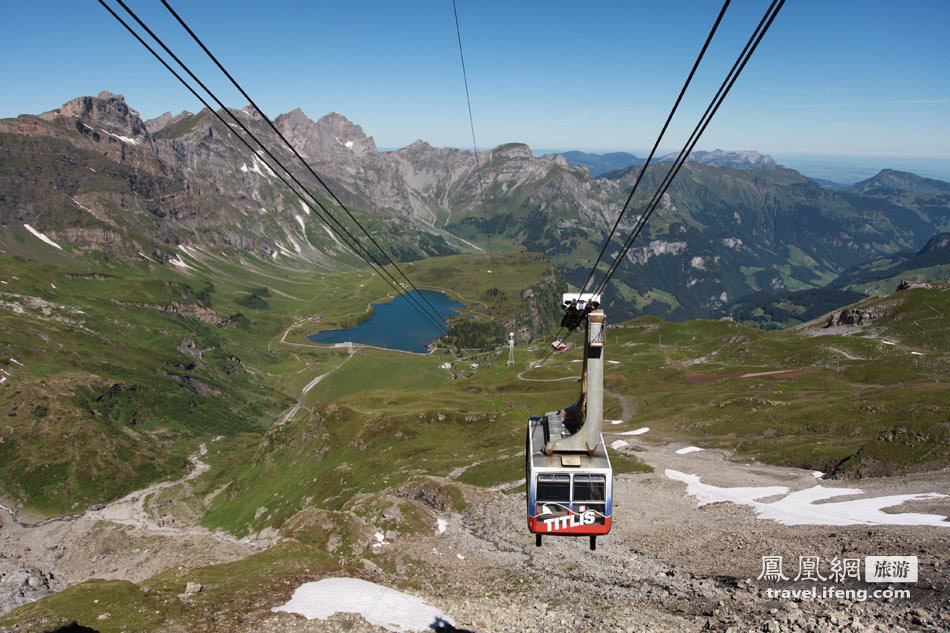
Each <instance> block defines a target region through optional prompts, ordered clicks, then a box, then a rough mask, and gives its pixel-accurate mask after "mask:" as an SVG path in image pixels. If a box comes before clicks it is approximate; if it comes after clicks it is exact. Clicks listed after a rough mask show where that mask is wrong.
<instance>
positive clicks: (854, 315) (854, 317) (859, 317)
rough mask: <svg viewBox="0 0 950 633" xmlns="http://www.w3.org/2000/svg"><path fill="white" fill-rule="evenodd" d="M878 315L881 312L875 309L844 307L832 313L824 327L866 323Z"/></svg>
mask: <svg viewBox="0 0 950 633" xmlns="http://www.w3.org/2000/svg"><path fill="white" fill-rule="evenodd" d="M880 316H881V314H880V313H879V312H878V311H876V310H861V309H858V308H845V309H844V310H841V311H839V312H835V313H834V314H832V315H831V317H830V318H829V319H828V324H827V325H826V326H825V327H833V326H835V325H867V324H868V323H870V322H871V321H873V320H874V319H876V318H878V317H880Z"/></svg>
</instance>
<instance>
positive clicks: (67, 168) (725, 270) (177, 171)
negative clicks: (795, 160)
mask: <svg viewBox="0 0 950 633" xmlns="http://www.w3.org/2000/svg"><path fill="white" fill-rule="evenodd" d="M232 114H233V115H234V116H235V117H236V118H237V119H238V120H239V121H240V122H241V123H242V124H243V125H245V126H246V127H247V128H248V129H250V130H252V131H254V133H255V134H256V135H257V136H258V137H259V138H261V139H262V140H263V141H264V142H265V143H266V144H267V146H268V147H270V148H272V151H273V152H274V154H275V155H276V156H277V157H278V158H279V159H280V160H281V161H283V162H284V163H285V164H287V165H294V163H293V160H292V157H291V154H290V152H289V151H288V150H287V149H286V148H284V147H282V145H281V143H280V141H279V139H278V138H277V136H276V134H274V132H273V131H272V130H270V129H269V128H268V126H267V124H266V122H265V121H263V120H262V119H261V118H260V117H259V116H257V115H256V113H254V112H253V111H252V110H251V109H250V108H245V109H243V110H233V111H232ZM274 123H275V125H276V127H277V129H278V130H280V131H281V133H282V134H283V135H284V136H285V137H286V138H287V139H288V140H289V141H290V143H291V144H292V145H293V146H294V148H295V149H296V150H297V152H299V153H300V154H301V156H303V157H304V159H305V160H306V161H307V163H308V164H309V165H310V166H311V167H312V168H313V170H314V171H315V172H316V173H318V174H320V176H321V178H322V179H323V180H324V182H326V183H327V185H329V187H330V188H331V189H332V190H333V192H334V193H335V194H336V195H337V196H338V197H339V199H340V200H341V201H342V202H343V203H345V204H346V205H347V206H348V208H349V209H351V210H352V212H353V213H354V214H355V215H356V217H357V218H358V219H360V220H361V222H363V223H364V225H365V226H366V227H367V229H368V231H369V233H371V234H372V235H374V237H375V238H376V240H377V241H378V242H379V243H380V244H381V245H383V246H384V248H386V249H387V250H388V251H389V252H390V253H391V254H392V255H393V257H394V259H396V260H401V261H408V260H413V259H419V258H421V257H427V256H431V255H445V254H451V253H457V252H482V253H484V252H488V251H490V250H496V249H497V250H508V249H516V250H517V249H526V250H529V251H536V252H541V253H543V254H545V255H546V256H547V257H548V258H549V259H551V260H552V261H553V262H554V263H556V264H558V265H559V266H561V267H562V268H563V270H564V271H565V274H566V277H567V280H568V281H569V282H570V283H573V284H582V283H583V282H584V280H585V279H586V276H587V273H588V271H589V269H590V266H591V263H592V261H593V260H594V258H595V257H596V254H597V252H598V249H599V248H600V245H601V244H602V243H603V241H604V239H605V237H606V235H607V233H608V231H609V229H610V226H611V225H612V224H613V222H614V220H615V218H616V216H617V214H618V213H619V210H620V208H621V207H622V206H623V202H624V200H625V199H626V198H627V196H628V194H629V192H630V188H631V187H632V185H633V182H634V181H635V179H636V178H637V177H638V176H639V173H640V171H641V169H642V167H640V166H637V165H632V166H628V167H626V168H623V169H619V170H614V171H611V172H608V173H606V174H604V175H602V176H601V177H599V178H595V177H593V176H591V173H590V172H589V170H588V168H587V167H585V166H581V165H572V164H571V163H570V162H569V161H568V160H566V158H565V156H562V155H558V154H552V155H545V156H541V157H535V156H534V155H533V153H532V152H531V150H530V148H529V147H528V146H527V145H524V144H520V143H509V144H505V145H500V146H498V147H495V148H493V149H491V150H488V151H484V152H481V153H479V165H478V169H476V165H475V157H474V155H473V154H472V153H471V152H468V151H464V150H459V149H453V148H442V149H440V148H435V147H432V146H431V145H429V144H428V143H426V142H424V141H421V140H420V141H416V142H415V143H412V144H411V145H409V146H407V147H404V148H402V149H399V150H396V151H392V152H380V151H378V149H377V148H376V145H375V142H374V141H373V138H372V137H371V136H367V135H366V134H365V132H364V131H363V130H362V128H361V127H360V126H358V125H356V124H354V123H352V122H350V121H349V120H347V119H346V118H345V117H343V116H342V115H340V114H335V113H333V114H328V115H326V116H324V117H322V118H320V119H318V120H317V121H313V120H311V119H310V118H309V117H307V116H306V115H305V114H304V113H303V112H302V111H301V110H299V109H297V110H294V111H292V112H289V113H287V114H282V115H280V116H278V117H277V118H276V119H275V121H274ZM236 128H237V126H236V125H235V124H234V123H230V122H229V124H228V125H224V124H222V123H221V122H220V121H218V120H217V119H216V118H215V117H214V116H213V115H212V113H211V112H209V111H207V110H205V111H202V112H199V113H196V114H192V113H189V112H182V113H181V114H179V115H177V116H172V115H171V114H170V113H166V114H164V115H162V116H161V117H158V118H156V119H153V120H150V121H143V120H142V119H141V118H140V117H139V115H138V114H137V112H136V111H135V110H133V109H132V108H130V107H129V106H128V104H126V103H125V100H124V98H123V97H122V96H121V95H115V94H111V93H107V92H103V93H100V95H99V96H98V97H81V98H78V99H74V100H72V101H70V102H69V103H67V104H65V105H63V106H62V107H61V108H59V109H56V110H53V111H50V112H47V113H44V114H41V115H39V116H32V115H22V116H20V117H18V118H16V119H6V120H3V121H0V190H2V191H3V196H2V199H0V221H2V223H3V224H4V225H5V226H6V227H7V228H6V230H5V232H4V236H3V237H2V239H0V241H2V244H3V248H4V249H5V250H6V251H7V252H8V253H14V254H21V255H24V256H30V257H35V256H36V252H35V249H33V248H29V247H28V246H27V244H26V243H25V242H23V241H22V240H25V239H27V237H26V230H25V229H24V228H23V227H24V225H30V226H31V227H32V228H34V229H35V230H37V231H39V232H42V233H43V234H45V235H47V236H49V238H50V239H52V240H54V241H56V242H57V243H60V244H64V245H70V246H71V247H73V248H74V249H77V250H78V251H83V250H87V251H89V250H91V251H95V252H98V253H103V254H105V255H107V256H115V257H120V258H123V259H126V260H128V261H138V262H140V263H141V262H143V259H142V258H151V259H154V260H156V261H160V262H164V263H166V264H168V265H181V264H182V263H184V262H183V260H182V259H181V257H182V253H188V252H192V253H195V252H198V251H197V250H196V249H204V250H205V251H208V252H224V253H231V254H239V253H251V254H253V255H254V256H256V257H258V258H261V259H264V260H268V261H273V262H275V263H278V264H280V265H285V266H291V267H298V266H316V267H318V268H322V269H338V268H340V267H341V266H342V267H350V266H354V265H357V264H358V263H359V262H358V260H357V259H356V257H354V256H353V255H352V254H351V253H350V252H349V251H348V249H347V248H346V247H344V245H343V243H342V241H341V239H342V238H341V237H340V236H339V235H338V234H336V233H335V232H334V231H332V230H331V228H329V227H328V226H326V225H325V224H324V222H323V220H321V219H320V217H319V216H321V215H322V214H321V212H320V211H319V209H318V205H317V204H316V203H319V205H323V206H325V207H327V208H330V209H335V208H336V204H335V203H334V202H333V201H331V200H330V199H329V196H328V195H327V192H326V191H325V190H324V189H323V188H322V187H321V185H320V184H319V183H318V182H316V181H315V179H314V178H313V177H312V176H311V175H310V173H309V172H308V171H306V170H304V169H302V168H301V167H300V166H292V167H291V169H292V170H293V172H294V174H295V176H296V177H297V178H299V180H300V181H301V182H302V183H303V184H304V185H305V186H306V188H307V189H308V191H309V192H310V194H311V196H312V197H313V199H314V200H315V203H314V204H311V205H310V206H308V205H305V204H303V203H301V202H300V200H299V199H297V198H296V196H294V195H293V194H291V193H290V191H289V190H288V188H287V187H286V186H285V185H284V184H283V183H282V182H281V181H280V180H279V179H278V177H277V173H276V171H275V170H277V167H276V166H275V165H274V164H273V163H272V161H271V160H270V159H269V158H268V157H266V156H265V155H264V154H263V153H262V152H260V151H259V150H258V151H257V152H255V153H252V152H251V151H250V150H248V149H247V148H246V147H244V146H243V145H242V144H241V143H240V142H239V140H238V138H237V132H236ZM630 156H632V155H630ZM668 158H669V157H663V158H661V159H660V160H659V161H658V162H657V163H656V164H654V165H651V167H650V168H649V169H648V170H647V173H646V174H645V175H644V179H643V180H644V182H643V185H642V186H641V188H640V190H639V191H638V193H637V195H636V196H634V198H633V201H632V205H631V210H630V212H629V213H628V215H627V216H626V217H625V218H624V220H623V221H622V222H621V225H620V229H621V230H620V233H621V234H622V235H625V234H626V233H627V232H628V231H629V230H630V229H631V228H632V226H633V224H634V222H635V220H636V217H637V215H636V214H637V213H638V212H639V210H640V209H642V208H644V206H645V204H646V202H647V200H648V196H649V195H651V194H652V191H653V189H654V188H655V187H656V186H657V185H658V183H659V181H660V180H661V179H662V177H663V175H664V174H665V173H666V171H667V170H668V169H669V167H670V163H669V162H664V161H665V160H667V159H668ZM947 187H950V185H947V183H943V182H941V181H935V180H931V179H924V178H919V177H917V176H915V175H913V174H909V173H906V172H895V171H891V170H885V171H883V172H881V173H880V174H878V175H877V176H875V177H874V178H872V179H869V180H867V181H864V182H861V183H857V184H855V185H853V186H851V187H847V188H844V189H842V190H839V191H831V190H828V189H825V188H822V187H820V186H818V185H817V184H815V183H814V182H813V181H811V180H810V179H808V178H806V177H804V176H802V175H801V174H800V173H798V172H796V171H794V170H791V169H786V168H783V167H780V166H777V165H775V164H774V161H772V159H771V158H769V157H768V156H764V155H761V154H759V153H757V152H723V151H719V150H717V151H715V152H697V153H695V154H694V155H693V159H692V160H691V161H689V162H687V163H686V165H685V166H684V168H683V170H682V171H681V172H680V174H679V176H678V177H677V179H676V180H675V181H674V183H673V185H672V187H670V189H669V191H668V192H667V194H665V195H664V197H663V200H662V203H661V205H660V208H659V210H658V212H657V213H656V214H655V215H654V217H653V218H652V219H651V222H650V223H649V224H648V225H647V229H646V231H644V233H643V235H642V236H641V239H640V241H638V242H637V243H636V244H634V247H633V248H632V249H631V250H630V251H629V252H628V253H627V255H626V261H624V262H623V264H622V265H621V266H620V267H619V269H618V272H617V274H616V275H615V277H614V278H613V283H612V285H611V286H610V287H609V288H608V290H607V294H606V296H605V303H606V304H607V306H609V310H610V311H611V313H612V314H613V315H615V316H616V318H626V317H630V316H634V315H637V314H654V315H658V316H663V317H666V318H670V319H674V320H682V319H687V318H694V317H700V316H705V317H716V316H721V315H725V314H727V313H728V311H729V307H730V306H731V305H732V304H733V303H734V302H736V301H737V300H739V299H741V298H743V297H745V296H748V295H751V294H753V293H760V292H788V291H795V290H802V289H807V288H818V287H822V286H824V285H826V284H827V283H829V282H831V281H832V280H834V279H836V278H837V277H838V276H839V275H840V274H841V273H843V272H844V271H845V270H848V269H850V268H853V267H855V266H858V265H861V264H863V263H866V262H869V261H872V260H875V259H878V258H882V257H888V256H890V255H893V254H894V253H899V252H904V251H910V250H919V249H920V248H922V247H923V246H924V244H926V242H927V240H929V239H930V238H931V237H933V236H934V235H935V234H937V233H939V232H942V231H947V230H950V196H948V193H947ZM336 212H337V213H339V209H336ZM14 233H15V234H16V235H14ZM17 235H18V236H19V238H17ZM619 244H620V242H619V240H617V243H616V244H612V245H611V247H610V248H608V250H607V253H606V255H607V256H609V257H611V258H612V257H613V256H615V255H616V254H617V251H618V249H619ZM67 250H68V249H67ZM53 255H55V256H65V254H64V253H55V254H54V253H50V254H49V256H53ZM608 261H609V260H608Z"/></svg>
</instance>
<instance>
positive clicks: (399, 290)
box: [99, 0, 445, 329]
mask: <svg viewBox="0 0 950 633" xmlns="http://www.w3.org/2000/svg"><path fill="white" fill-rule="evenodd" d="M99 4H101V5H102V6H103V7H104V8H105V9H106V10H107V11H108V12H109V13H110V14H112V16H113V17H114V18H115V19H116V20H117V21H118V22H119V23H120V24H121V25H122V26H124V27H125V29H126V30H127V31H128V32H129V33H131V34H132V36H133V37H135V39H137V40H138V41H139V43H140V44H142V46H144V47H145V48H146V50H148V51H149V52H150V53H151V54H152V55H153V56H154V57H155V58H156V59H157V60H158V61H159V62H160V63H161V64H162V65H163V66H165V68H166V69H167V70H168V71H169V72H170V73H172V75H174V77H175V78H176V79H178V81H179V82H181V84H182V85H183V86H185V88H187V89H188V91H189V92H191V94H192V95H194V97H195V98H196V99H198V100H199V101H200V102H201V103H202V104H203V105H204V106H205V107H206V108H207V109H208V111H209V112H211V114H213V115H214V116H215V117H216V118H217V119H218V121H220V122H221V124H222V125H225V126H228V123H227V122H226V121H225V120H224V119H223V118H222V117H221V115H220V114H218V113H217V112H216V111H215V110H214V109H213V108H212V107H211V105H210V104H209V103H208V102H207V101H206V100H205V99H204V98H203V97H202V96H201V95H199V94H198V93H197V92H196V91H195V90H194V88H192V87H191V86H190V85H189V84H188V82H187V81H186V80H185V79H184V78H183V77H182V76H181V75H180V74H178V72H176V71H175V69H173V68H172V67H171V66H170V65H169V64H168V62H166V61H165V60H164V59H162V57H161V55H159V54H158V53H157V52H156V51H155V50H154V49H153V48H152V47H151V46H149V44H148V43H147V42H145V40H143V39H142V37H141V36H139V34H138V33H136V32H135V30H134V29H133V28H132V27H131V26H129V25H128V24H127V23H126V22H125V20H123V19H122V18H121V17H120V16H119V15H118V14H117V13H116V12H115V11H114V10H113V9H112V7H110V6H108V5H107V4H106V3H105V2H104V1H103V0H99ZM127 10H128V9H127ZM133 17H135V16H134V15H133ZM140 23H141V22H140ZM145 28H146V30H148V29H147V27H145ZM153 37H154V35H153ZM173 56H174V55H173ZM199 83H200V81H199ZM206 90H207V89H206ZM209 94H210V91H209ZM212 96H214V95H213V94H212ZM215 100H216V101H218V100H217V99H215ZM218 103H219V104H220V101H218ZM221 107H222V108H223V109H224V111H225V112H227V113H228V114H229V115H230V116H231V118H232V119H234V120H235V121H237V123H238V124H239V125H241V126H242V128H243V129H244V130H245V132H246V133H247V134H248V135H249V136H250V137H251V138H252V139H253V140H254V141H256V142H257V143H258V144H259V145H261V147H262V149H263V150H264V151H265V152H267V153H268V155H269V156H270V157H271V159H272V160H274V162H275V163H276V164H277V165H279V166H280V167H281V169H283V170H284V171H285V172H287V173H288V174H289V175H290V177H291V179H293V180H294V181H295V182H296V183H297V184H298V185H299V186H300V188H301V189H303V191H304V192H305V193H306V194H307V195H308V196H310V198H312V199H313V201H314V203H315V204H316V205H317V206H318V207H319V208H320V209H321V210H323V211H324V213H326V214H327V216H329V217H330V219H331V220H333V221H334V222H336V224H337V225H338V226H339V228H334V227H333V225H332V224H331V223H330V222H328V221H327V220H326V218H324V217H323V216H322V215H320V213H319V211H317V209H315V208H314V207H313V205H312V204H311V203H310V202H309V201H308V200H307V199H306V198H305V197H304V196H303V195H301V194H300V193H299V192H298V191H297V190H296V189H295V188H294V187H293V185H291V184H290V183H289V182H287V179H286V178H284V177H283V176H281V175H280V174H279V173H277V172H274V175H275V176H277V178H279V179H280V180H281V182H283V183H284V184H285V185H286V186H287V188H288V189H289V190H290V191H291V192H292V193H293V194H294V195H296V196H297V197H298V198H299V199H300V201H301V202H303V203H304V204H305V205H306V206H307V207H308V208H310V209H311V210H313V211H314V212H315V213H317V216H318V217H319V218H320V219H321V220H323V222H324V224H326V225H327V227H328V228H330V229H332V230H333V231H334V232H336V233H337V234H338V235H339V236H340V237H341V238H342V239H343V241H344V242H346V237H348V238H350V240H352V241H353V242H354V243H355V244H356V246H357V247H358V248H354V246H353V244H350V243H348V242H347V243H346V245H347V246H348V247H349V248H350V249H352V250H353V251H354V253H355V254H356V255H357V256H358V257H360V258H361V259H363V261H365V262H366V263H367V264H368V265H369V266H370V268H372V269H373V270H374V271H375V272H377V273H379V274H380V276H381V277H382V279H383V280H384V281H386V283H388V284H389V285H390V287H392V288H393V290H395V291H396V293H397V295H401V294H404V293H405V289H404V288H401V287H400V286H397V285H396V284H395V283H394V281H395V278H393V277H392V275H391V274H389V273H388V271H386V270H385V268H383V266H382V265H380V264H378V262H377V263H376V265H377V266H378V267H379V270H377V269H376V268H374V264H373V261H375V258H373V257H372V254H370V253H368V251H366V249H365V248H363V247H362V245H361V244H360V243H359V240H357V239H356V238H355V237H354V236H353V235H352V234H351V233H350V232H349V231H348V230H347V229H346V227H344V226H342V225H341V224H340V223H339V222H338V221H337V220H336V218H334V217H333V215H332V214H331V213H330V212H329V210H328V209H327V208H326V207H324V206H323V204H321V203H320V201H319V199H318V198H317V197H316V196H314V195H313V194H312V193H311V192H310V191H309V190H307V189H306V187H305V186H304V185H302V184H301V183H300V182H299V180H297V179H296V178H295V177H294V175H293V174H292V173H291V172H290V171H289V170H288V169H287V168H286V167H284V165H283V164H282V163H280V161H279V160H277V159H276V158H274V157H273V155H272V154H270V152H269V151H268V150H267V148H266V146H264V145H263V144H262V143H261V142H260V141H259V140H258V139H257V138H256V137H255V136H254V135H253V133H251V132H250V131H249V130H247V128H246V127H244V126H243V124H242V123H241V122H240V120H238V119H237V118H236V117H234V115H233V113H231V111H230V110H229V109H228V108H226V107H224V106H223V105H222V106H221ZM235 136H236V137H237V138H238V140H240V141H241V142H242V143H243V144H244V145H245V146H247V148H248V149H249V150H250V151H251V152H252V153H254V154H255V155H257V150H255V149H254V148H253V147H252V146H251V145H250V143H248V141H247V140H246V139H244V137H242V136H241V135H240V134H237V133H235ZM265 165H266V162H265ZM340 231H342V234H341V233H340ZM344 235H345V236H346V237H344ZM359 250H363V251H364V253H366V255H363V254H360V253H359ZM367 255H368V256H369V259H368V258H367ZM371 260H372V261H371ZM387 275H389V278H387ZM390 279H392V281H391V280H390ZM407 298H411V297H408V296H407ZM412 307H413V309H415V310H416V311H417V312H419V314H420V315H422V316H423V317H424V318H427V319H428V320H429V322H430V324H432V325H434V326H436V329H442V328H445V325H444V324H440V323H438V322H437V321H436V322H433V321H432V320H431V317H429V315H428V314H427V313H425V312H423V311H421V310H420V309H419V308H417V307H416V306H414V305H413V306H412Z"/></svg>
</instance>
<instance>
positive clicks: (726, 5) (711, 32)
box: [453, 0, 731, 365]
mask: <svg viewBox="0 0 950 633" xmlns="http://www.w3.org/2000/svg"><path fill="white" fill-rule="evenodd" d="M453 2H454V0H453ZM730 2H731V0H725V2H724V3H723V5H722V8H721V9H720V10H719V14H718V15H717V16H716V21H715V22H714V23H713V25H712V28H711V29H710V30H709V34H708V35H707V36H706V41H705V42H704V43H703V46H702V48H701V49H700V51H699V55H697V57H696V61H695V62H693V66H692V68H691V69H690V71H689V74H688V75H687V77H686V81H685V82H684V83H683V87H682V88H680V92H679V95H677V97H676V101H675V102H674V103H673V107H672V108H671V109H670V113H669V115H667V117H666V122H665V123H664V124H663V128H662V129H661V130H660V133H659V135H658V136H657V138H656V142H654V144H653V148H652V149H651V150H650V154H649V156H647V159H646V162H645V163H644V164H643V167H642V168H641V170H640V173H639V174H638V175H637V179H636V180H635V181H634V183H633V188H632V189H631V190H630V195H628V196H627V200H626V202H624V205H623V208H622V209H621V210H620V214H619V215H618V216H617V219H616V221H614V225H613V227H612V228H611V229H610V233H609V234H608V235H607V239H605V240H604V244H603V246H602V247H601V249H600V253H598V255H597V259H596V261H594V265H593V266H591V269H590V273H588V275H587V279H586V280H585V281H584V285H583V286H581V294H583V293H585V292H586V291H587V287H588V286H589V285H590V282H591V281H592V280H593V278H594V275H595V274H596V272H597V266H598V265H599V264H600V261H601V259H602V258H603V256H604V253H606V252H607V247H608V246H610V241H611V240H612V239H613V237H614V234H615V233H616V232H617V229H618V228H619V227H620V222H621V220H623V217H624V215H625V214H626V212H627V208H628V207H629V206H630V202H631V201H632V200H633V196H634V194H635V193H636V191H637V188H638V187H639V186H640V181H641V180H642V179H643V176H644V174H646V171H647V168H648V167H649V166H650V163H651V162H652V161H653V156H654V155H655V154H656V151H657V148H658V147H659V145H660V143H661V142H662V140H663V136H664V135H665V134H666V130H667V128H668V127H669V125H670V122H671V121H672V120H673V115H675V114H676V110H677V109H678V108H679V104H680V102H681V101H682V99H683V96H684V95H685V94H686V89H687V88H688V87H689V84H690V83H691V81H692V79H693V76H694V75H695V74H696V70H697V69H698V68H699V64H700V62H701V61H702V59H703V57H704V56H705V54H706V50H707V49H708V48H709V44H710V43H711V42H712V39H713V37H714V36H715V34H716V31H717V30H718V29H719V25H720V24H721V23H722V18H723V16H724V15H725V14H726V9H727V8H729V3H730ZM595 294H596V293H595ZM564 329H565V328H564V327H561V329H559V330H558V331H557V333H556V334H555V339H557V337H558V336H560V335H561V333H562V332H563V330H564ZM548 356H550V353H548ZM546 360H547V357H545V358H543V359H542V358H541V357H540V356H539V357H538V359H537V360H535V363H534V364H535V365H540V364H543V363H544V362H545V361H546Z"/></svg>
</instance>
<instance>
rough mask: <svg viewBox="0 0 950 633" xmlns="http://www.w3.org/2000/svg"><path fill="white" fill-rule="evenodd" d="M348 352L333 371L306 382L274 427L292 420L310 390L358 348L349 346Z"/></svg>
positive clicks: (335, 368) (341, 364) (336, 368)
mask: <svg viewBox="0 0 950 633" xmlns="http://www.w3.org/2000/svg"><path fill="white" fill-rule="evenodd" d="M281 342H283V341H281ZM348 351H349V354H347V355H346V358H344V359H343V360H342V361H341V362H340V364H339V365H337V366H336V367H334V368H333V369H331V370H329V371H327V372H324V373H322V374H320V375H319V376H317V377H316V378H314V379H313V380H311V381H310V382H308V383H307V384H306V386H305V387H304V388H303V389H302V390H301V391H300V398H298V399H297V404H295V405H294V408H293V409H291V410H290V411H288V412H287V413H286V414H285V415H284V416H283V417H282V418H280V419H279V420H278V421H277V422H276V423H275V426H280V425H281V424H283V423H284V422H286V421H287V420H290V419H293V417H294V415H296V414H297V411H299V410H300V409H302V408H304V406H303V401H304V398H306V397H307V394H308V393H309V392H310V390H311V389H313V388H314V387H316V386H317V385H318V384H320V382H321V381H322V380H323V379H324V378H326V377H327V376H329V375H330V374H332V373H333V372H335V371H336V370H338V369H339V368H340V367H343V365H345V364H346V363H347V362H348V361H349V360H350V359H351V358H353V356H354V355H355V354H356V352H358V351H359V348H357V347H353V346H352V345H351V346H350V347H349V348H348Z"/></svg>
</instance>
